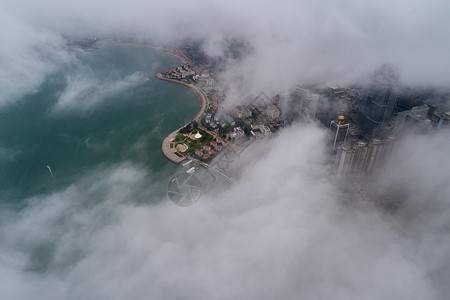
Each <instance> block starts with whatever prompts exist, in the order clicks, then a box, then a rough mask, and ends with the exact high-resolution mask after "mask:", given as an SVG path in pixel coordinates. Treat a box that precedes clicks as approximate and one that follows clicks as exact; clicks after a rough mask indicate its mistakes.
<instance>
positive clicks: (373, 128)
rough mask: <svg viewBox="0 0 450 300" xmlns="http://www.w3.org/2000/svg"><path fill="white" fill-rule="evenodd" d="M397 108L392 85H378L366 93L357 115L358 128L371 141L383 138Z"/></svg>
mask: <svg viewBox="0 0 450 300" xmlns="http://www.w3.org/2000/svg"><path fill="white" fill-rule="evenodd" d="M394 107H395V97H394V95H393V94H392V88H391V86H390V85H377V86H374V87H372V88H371V89H370V90H369V91H368V92H366V93H365V95H364V97H363V99H362V101H361V103H360V107H359V111H358V114H357V127H358V128H359V129H361V130H362V131H363V134H364V137H365V138H366V139H367V140H371V139H372V138H374V137H383V135H384V134H385V130H386V128H387V125H388V122H389V121H390V119H391V117H392V113H393V112H394Z"/></svg>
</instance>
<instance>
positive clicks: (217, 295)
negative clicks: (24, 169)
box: [0, 126, 449, 299]
mask: <svg viewBox="0 0 450 300" xmlns="http://www.w3.org/2000/svg"><path fill="white" fill-rule="evenodd" d="M322 137H323V134H322V133H321V132H320V130H318V129H317V128H315V127H314V126H307V127H301V126H296V127H294V128H291V129H288V130H286V131H285V132H284V133H282V134H281V136H279V137H277V138H276V139H275V140H274V142H273V143H269V144H264V145H261V147H267V148H265V151H264V152H265V153H266V154H265V155H263V156H262V157H259V158H256V159H254V161H253V163H252V164H251V165H250V167H248V168H246V169H245V170H244V173H243V174H242V176H241V179H240V181H239V182H237V183H236V184H235V185H233V186H232V187H231V188H229V189H226V190H225V191H222V192H220V193H219V192H213V194H210V195H207V196H205V197H204V198H202V199H201V201H200V202H199V203H197V205H196V206H193V207H191V208H187V209H180V208H178V207H176V206H174V205H172V204H171V203H170V201H168V200H165V199H154V198H153V199H152V196H151V195H152V193H151V191H154V189H155V186H156V185H159V184H161V183H159V182H153V183H152V182H150V183H149V182H148V177H147V174H146V172H145V169H143V168H140V167H139V166H136V165H130V164H122V165H117V166H112V167H110V168H108V169H104V170H98V171H96V172H93V173H92V174H91V175H89V176H87V177H86V178H84V179H80V180H79V181H78V182H76V183H75V184H74V185H72V186H70V187H68V188H66V189H65V190H63V191H60V192H56V193H54V194H51V195H44V196H39V197H33V198H31V199H29V200H28V201H29V203H30V206H28V207H27V208H25V209H23V210H22V211H20V212H16V213H12V212H10V213H5V212H3V216H2V220H3V221H2V230H3V234H2V240H1V245H2V246H1V248H2V251H1V253H2V256H1V260H0V261H1V264H2V268H1V269H2V273H1V275H2V282H4V283H5V284H4V285H3V288H2V289H0V295H1V296H2V298H5V297H6V298H13V299H26V298H28V297H30V296H31V295H33V297H34V298H36V297H37V298H42V299H47V298H49V297H50V298H52V297H53V298H58V299H62V298H64V299H65V298H67V299H80V298H83V299H108V298H118V299H129V298H134V299H148V298H155V299H174V298H183V299H231V298H234V299H235V298H241V299H242V298H244V299H253V298H260V299H274V298H283V299H298V298H302V299H318V298H319V299H331V298H332V299H361V298H364V299H381V298H384V299H391V298H397V299H440V298H442V296H443V295H446V292H448V291H447V289H448V288H447V286H446V284H445V278H447V277H446V276H445V274H448V267H449V266H448V265H446V261H448V257H449V252H448V251H449V249H448V248H449V247H448V243H445V241H446V240H448V237H447V232H446V230H445V226H448V220H447V218H446V213H445V211H442V212H441V211H437V210H436V211H435V210H428V212H427V215H425V216H424V217H425V218H427V219H429V220H433V222H432V223H428V222H427V221H426V220H424V219H423V218H424V217H422V218H421V219H420V220H419V221H418V222H417V220H416V218H415V217H413V218H409V217H408V216H407V215H408V214H409V213H411V212H410V211H409V209H408V207H409V206H408V205H407V206H406V207H405V208H401V209H400V210H399V211H398V212H397V213H396V214H395V215H389V214H385V213H383V212H382V211H380V210H378V209H376V208H373V207H370V206H365V207H363V208H356V207H354V206H352V205H346V204H344V203H345V202H343V200H345V198H344V194H342V192H341V191H340V189H338V188H337V185H336V184H335V182H334V180H335V179H334V178H333V177H332V176H330V175H329V172H328V170H327V167H326V160H327V156H326V155H325V153H323V152H322V151H321V149H323V144H322V143H323V141H322ZM256 148H258V146H256ZM427 150H428V149H427V147H423V148H419V149H418V154H417V155H420V153H424V152H426V151H427ZM249 151H250V152H249V153H248V155H250V156H252V154H256V153H258V149H255V150H253V149H252V150H249ZM253 151H255V152H253ZM439 153H440V154H439V156H438V157H436V158H438V159H441V158H443V157H445V155H444V151H442V152H439ZM403 159H404V160H405V161H409V160H413V159H414V156H413V157H411V156H409V155H406V156H405V155H404V156H403ZM402 163H403V162H401V161H400V162H399V164H402ZM415 166H416V167H418V168H422V169H424V168H425V169H426V168H427V166H426V161H425V160H422V162H421V161H420V160H419V161H418V162H417V161H416V162H415ZM430 168H432V169H433V170H434V168H433V167H432V166H430ZM427 171H428V170H427ZM440 175H443V177H440V179H436V181H434V182H435V184H434V185H433V184H431V185H428V184H423V185H421V184H420V181H421V180H422V178H420V177H419V178H417V177H414V175H413V174H411V173H408V172H407V173H405V174H404V175H403V176H404V180H405V182H408V184H410V185H411V186H419V187H420V190H421V194H420V197H417V194H416V193H415V191H416V190H415V189H414V190H412V191H411V193H406V198H405V199H408V200H407V201H411V203H415V204H414V205H419V206H427V203H430V197H433V198H434V200H433V199H432V200H431V202H432V203H441V204H442V205H443V206H442V207H447V206H448V203H447V202H448V199H446V198H445V192H442V193H441V192H436V191H435V190H434V187H435V186H436V185H438V186H440V185H441V184H442V183H443V182H444V181H445V178H448V175H449V174H448V170H445V171H441V173H440ZM417 180H418V181H419V182H418V181H417ZM146 197H149V198H147V199H148V200H147V201H152V202H154V203H155V204H152V205H144V206H142V205H141V206H137V205H135V204H134V203H135V201H143V200H144V201H145V199H146ZM158 197H159V196H158ZM414 197H416V198H414ZM409 199H414V200H413V201H412V200H409ZM130 200H131V201H130ZM447 210H448V208H447ZM421 211H422V210H416V209H414V210H413V212H414V213H418V212H419V214H422V213H421ZM40 249H43V250H45V251H46V253H47V255H48V257H46V258H45V256H44V258H45V259H43V258H41V260H33V258H35V257H36V255H39V250H40ZM39 267H41V268H42V269H39ZM36 268H37V269H38V271H36V270H35V269H36ZM39 270H40V272H39ZM42 270H45V272H42Z"/></svg>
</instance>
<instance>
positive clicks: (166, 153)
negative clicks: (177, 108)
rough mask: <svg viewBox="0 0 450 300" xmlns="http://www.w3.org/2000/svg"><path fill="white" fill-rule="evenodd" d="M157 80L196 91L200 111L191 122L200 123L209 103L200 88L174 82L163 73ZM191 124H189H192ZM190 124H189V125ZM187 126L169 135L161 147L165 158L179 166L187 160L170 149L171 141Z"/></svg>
mask: <svg viewBox="0 0 450 300" xmlns="http://www.w3.org/2000/svg"><path fill="white" fill-rule="evenodd" d="M156 78H158V79H161V80H166V81H170V82H173V83H177V84H181V85H183V86H185V87H187V88H190V89H192V90H193V91H194V93H195V94H196V95H197V97H198V99H199V101H200V110H199V111H198V112H197V114H196V115H195V117H194V118H193V119H192V120H191V121H190V122H192V121H194V120H195V121H198V120H199V119H200V117H201V116H202V115H203V113H204V112H205V109H206V101H207V97H206V96H205V94H204V93H203V92H202V90H201V89H199V88H198V87H196V86H195V85H194V84H189V83H185V82H182V81H179V80H174V79H169V78H164V77H163V76H162V75H161V73H158V74H157V75H156ZM190 122H189V123H190ZM189 123H188V124H189ZM186 125H187V124H185V125H183V126H181V127H180V128H178V129H176V130H175V131H173V132H172V133H171V134H169V135H168V136H167V137H166V138H165V139H164V141H163V143H162V146H161V150H162V152H163V154H164V156H165V157H166V158H167V159H168V160H170V161H172V162H174V163H176V164H179V163H180V162H182V161H183V160H185V159H186V157H179V156H177V155H176V154H175V152H176V150H175V148H170V142H171V140H172V139H173V138H174V137H175V136H176V134H177V132H178V131H179V130H180V129H181V128H183V127H184V126H186Z"/></svg>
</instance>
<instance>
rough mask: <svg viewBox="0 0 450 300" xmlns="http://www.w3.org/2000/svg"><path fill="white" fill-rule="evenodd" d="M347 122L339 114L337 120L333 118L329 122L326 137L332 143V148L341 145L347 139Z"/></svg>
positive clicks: (334, 148)
mask: <svg viewBox="0 0 450 300" xmlns="http://www.w3.org/2000/svg"><path fill="white" fill-rule="evenodd" d="M348 129H349V124H348V122H347V121H346V120H345V118H344V116H339V117H338V118H337V120H333V121H331V123H330V131H329V133H328V138H329V140H330V141H331V143H332V145H333V150H336V148H337V147H339V146H340V145H343V144H344V143H345V141H346V140H347V135H348Z"/></svg>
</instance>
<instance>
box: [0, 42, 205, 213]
mask: <svg viewBox="0 0 450 300" xmlns="http://www.w3.org/2000/svg"><path fill="white" fill-rule="evenodd" d="M74 55H75V56H76V63H70V64H67V65H64V66H61V67H60V69H59V70H57V72H55V73H54V74H52V75H51V76H49V77H48V78H47V79H46V80H45V82H44V83H43V84H42V85H41V86H40V87H39V89H37V90H36V91H35V92H34V93H32V94H29V95H26V96H25V97H23V98H22V99H19V100H18V101H15V102H14V103H13V104H9V105H6V106H4V107H1V108H0V195H1V201H2V202H3V204H15V203H21V202H23V201H22V200H23V199H26V198H28V197H31V196H34V195H40V194H49V193H51V192H53V191H56V190H60V189H63V188H65V187H67V186H69V185H70V184H72V183H73V182H75V181H77V180H78V179H79V178H81V177H83V176H85V175H86V174H88V173H89V172H91V171H95V170H96V169H99V168H106V167H108V166H109V165H114V164H120V163H123V162H131V163H135V164H139V165H142V166H144V168H146V169H147V170H148V174H151V175H150V176H154V177H156V180H164V178H163V176H167V174H170V173H171V172H172V171H174V170H175V168H176V166H175V165H174V164H173V163H171V162H169V161H167V160H166V159H165V157H164V156H163V155H162V153H161V142H162V140H163V139H164V137H165V136H166V135H167V134H168V133H170V132H171V131H173V130H174V129H176V128H178V127H180V126H181V125H182V124H184V123H185V121H187V120H190V119H191V118H192V117H193V116H194V115H195V113H196V112H197V110H198V109H199V103H198V101H197V98H196V95H195V94H194V93H193V92H192V91H190V90H189V89H186V88H185V87H182V86H178V85H176V84H173V83H169V82H165V81H161V80H158V79H156V78H155V74H156V73H157V72H159V71H161V70H164V69H167V68H170V67H173V66H176V65H178V64H179V63H180V61H179V60H178V58H176V57H175V56H172V55H168V54H165V53H161V52H158V51H156V50H153V49H149V48H135V47H101V48H99V49H98V50H96V51H92V52H80V53H77V54H74ZM47 165H49V166H50V167H51V170H52V173H53V175H52V174H51V173H50V172H49V170H48V169H47V167H46V166H47ZM158 176H159V177H161V178H158ZM153 179H155V178H153ZM161 189H163V187H161Z"/></svg>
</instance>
